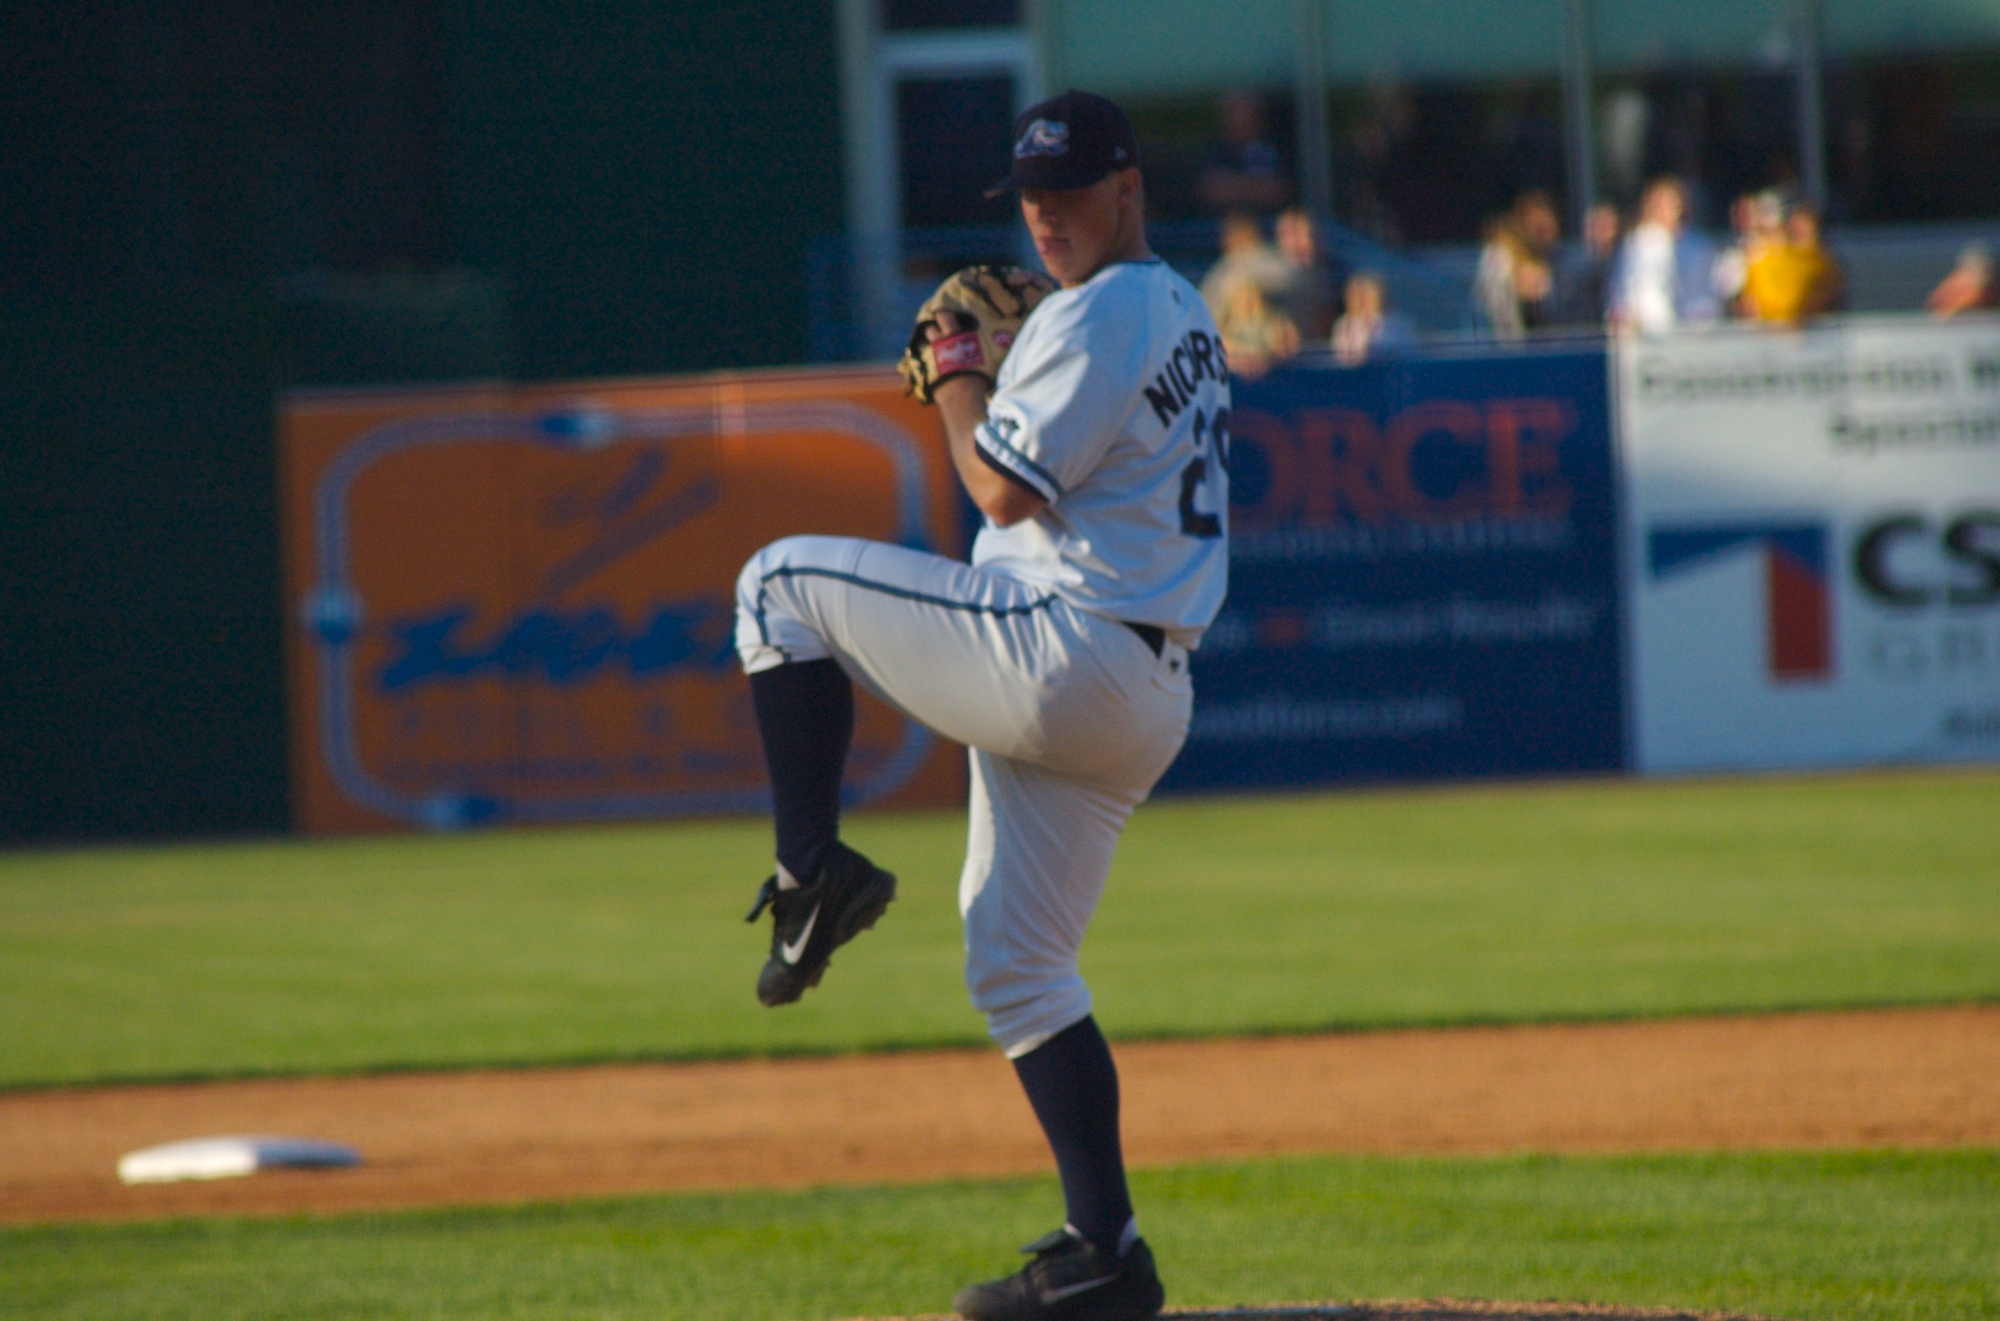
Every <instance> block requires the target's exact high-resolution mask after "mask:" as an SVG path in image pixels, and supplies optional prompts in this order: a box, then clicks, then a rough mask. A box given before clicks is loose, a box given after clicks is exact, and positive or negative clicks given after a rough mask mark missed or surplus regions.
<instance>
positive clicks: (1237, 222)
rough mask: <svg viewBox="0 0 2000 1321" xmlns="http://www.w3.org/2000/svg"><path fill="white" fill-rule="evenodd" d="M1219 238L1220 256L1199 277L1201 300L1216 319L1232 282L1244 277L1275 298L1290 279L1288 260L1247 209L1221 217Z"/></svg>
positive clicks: (1239, 281)
mask: <svg viewBox="0 0 2000 1321" xmlns="http://www.w3.org/2000/svg"><path fill="white" fill-rule="evenodd" d="M1220 237H1221V243H1222V256H1221V257H1220V258H1218V259H1217V261H1216V263H1215V265H1213V266H1211V267H1209V268H1208V274H1206V275H1204V276H1203V277H1202V279H1201V297H1202V301H1203V302H1205V303H1207V304H1208V310H1209V312H1210V313H1212V314H1213V315H1214V316H1215V318H1216V319H1217V320H1218V321H1219V320H1221V319H1222V308H1223V305H1224V304H1225V303H1227V302H1228V301H1229V293H1230V290H1231V289H1232V288H1233V287H1234V286H1235V285H1237V284H1239V283H1241V282H1243V281H1246V280H1247V281H1249V282H1250V283H1251V284H1254V285H1256V286H1257V289H1258V291H1259V292H1261V293H1262V294H1263V295H1264V297H1265V298H1266V299H1274V298H1276V297H1277V296H1278V294H1279V292H1280V291H1281V290H1283V289H1284V288H1285V286H1286V285H1287V284H1288V283H1289V282H1290V281H1291V278H1292V268H1291V265H1290V263H1288V262H1287V261H1286V260H1285V257H1284V254H1283V253H1281V252H1279V251H1278V250H1277V249H1276V248H1274V247H1272V246H1271V245H1270V244H1269V243H1267V242H1265V241H1264V231H1263V228H1262V227H1261V226H1259V225H1258V223H1257V218H1256V217H1255V216H1252V215H1251V214H1250V213H1249V212H1247V211H1232V212H1230V213H1229V214H1228V215H1226V216H1224V217H1223V218H1222V232H1221V236H1220Z"/></svg>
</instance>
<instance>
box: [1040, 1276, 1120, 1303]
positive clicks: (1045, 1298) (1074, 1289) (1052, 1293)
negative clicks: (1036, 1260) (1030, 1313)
mask: <svg viewBox="0 0 2000 1321" xmlns="http://www.w3.org/2000/svg"><path fill="white" fill-rule="evenodd" d="M1117 1278H1118V1277H1117V1276H1116V1275H1106V1276H1102V1277H1100V1278H1098V1279H1095V1280H1085V1281H1084V1282H1083V1283H1081V1284H1066V1285H1064V1286H1063V1287H1062V1288H1060V1289H1043V1290H1041V1291H1040V1296H1041V1300H1042V1306H1043V1307H1047V1306H1049V1305H1050V1304H1052V1303H1059V1302H1061V1301H1062V1300H1063V1299H1065V1298H1074V1297H1075V1296H1076V1295H1078V1294H1080V1293H1082V1292H1083V1291H1084V1290H1086V1289H1095V1288H1096V1287H1097V1286H1098V1285H1100V1284H1109V1283H1111V1282H1112V1281H1113V1280H1115V1279H1117Z"/></svg>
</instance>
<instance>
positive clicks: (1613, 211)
mask: <svg viewBox="0 0 2000 1321" xmlns="http://www.w3.org/2000/svg"><path fill="white" fill-rule="evenodd" d="M1623 228H1624V224H1623V222H1622V221H1621V220H1620V219H1619V218H1618V208H1617V207H1615V206H1612V205H1611V204H1610V203H1609V202H1599V203H1598V204H1597V205H1596V206H1593V207H1591V208H1590V210H1589V211H1587V212H1585V213H1584V217H1583V244H1582V247H1581V248H1580V250H1579V251H1578V252H1577V253H1576V255H1575V256H1574V257H1572V258H1571V259H1570V260H1568V261H1567V262H1565V263H1564V264H1563V266H1562V268H1561V269H1560V270H1559V271H1558V272H1557V277H1556V324H1557V325H1563V326H1601V325H1603V324H1604V306H1605V302H1606V299H1607V297H1608V296H1609V294H1610V291H1611V264H1612V262H1613V261H1614V260H1615V259H1616V258H1617V256H1618V239H1619V235H1620V232H1621V230H1622V229H1623Z"/></svg>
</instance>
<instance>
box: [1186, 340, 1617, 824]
mask: <svg viewBox="0 0 2000 1321" xmlns="http://www.w3.org/2000/svg"><path fill="white" fill-rule="evenodd" d="M1230 432H1231V442H1230V459H1229V466H1230V523H1231V526H1230V536H1231V559H1230V584H1229V599H1228V602H1227V603H1226V604H1225V605H1224V607H1223V611H1222V614H1221V616H1220V617H1219V618H1218V619H1217V620H1216V623H1215V626H1214V627H1213V628H1212V629H1210V630H1209V632H1208V635H1207V637H1206V638H1205V639H1204V640H1203V643H1202V646H1201V649H1200V650H1199V651H1198V652H1197V653H1196V655H1195V659H1194V675H1195V713H1194V726H1193V729H1192V731H1191V732H1190V734H1189V737H1188V743H1187V747H1186V749H1185V750H1184V751H1183V752H1182V753H1181V757H1180V760H1179V761H1178V762H1177V763H1176V764H1175V766H1174V768H1173V769H1172V770H1171V771H1169V772H1168V774H1167V777H1166V779H1165V780H1163V781H1162V782H1161V786H1160V787H1161V789H1162V790H1163V791H1168V792H1171V791H1175V790H1196V789H1219V788H1232V787H1272V786H1281V785H1295V784H1296V785H1305V784H1321V783H1328V782H1334V781H1342V780H1398V779H1415V778H1430V777H1438V778H1457V777H1468V776H1483V775H1510V774H1536V773H1569V772H1584V771H1608V770H1616V769H1619V768H1621V767H1622V766H1623V765H1624V761H1625V755H1624V747H1623V733H1622V731H1623V725H1624V696H1623V687H1622V679H1621V674H1620V645H1619V637H1620V626H1619V620H1618V597H1617V568H1616V547H1617V526H1616V514H1615V504H1614V499H1615V497H1614V478H1613V465H1612V452H1611V430H1610V408H1609V397H1608V384H1607V371H1606V362H1605V354H1604V351H1603V349H1602V347H1601V346H1597V345H1590V346H1578V347H1561V348H1549V349H1540V350H1530V351H1525V352H1513V353H1473V354H1465V355H1461V356H1446V357H1435V358H1424V359H1409V360H1390V361H1384V362H1380V363H1375V364H1369V365H1366V366H1362V367H1356V368H1334V367H1302V368H1294V369H1291V370H1286V371H1281V372H1276V373H1273V374H1272V375H1270V376H1267V377H1264V378H1263V379H1261V380H1256V381H1241V380H1239V381H1238V382H1237V383H1236V384H1235V387H1234V407H1233V409H1232V413H1231V418H1230Z"/></svg>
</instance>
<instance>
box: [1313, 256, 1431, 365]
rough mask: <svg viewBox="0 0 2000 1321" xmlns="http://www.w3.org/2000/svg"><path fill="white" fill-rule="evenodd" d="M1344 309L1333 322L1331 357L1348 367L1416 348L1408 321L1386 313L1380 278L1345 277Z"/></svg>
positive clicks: (1365, 273) (1362, 274)
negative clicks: (1345, 295)
mask: <svg viewBox="0 0 2000 1321" xmlns="http://www.w3.org/2000/svg"><path fill="white" fill-rule="evenodd" d="M1346 302H1347V310H1346V311H1344V312H1342V313H1341V314H1340V320H1338V321H1336V322H1334V323H1333V356H1334V357H1335V358H1337V359H1339V360H1340V362H1341V364H1342V365H1344V366H1348V367H1352V366H1355V365H1356V364H1358V363H1363V362H1366V361H1368V360H1369V359H1370V358H1379V357H1383V356H1385V355H1388V354H1395V353H1406V352H1408V351H1409V350H1411V349H1413V348H1415V347H1416V346H1417V329H1416V327H1415V326H1414V325H1412V324H1411V323H1410V319H1409V318H1408V317H1406V316H1404V315H1402V314H1401V313H1399V312H1391V311H1390V310H1389V295H1388V291H1387V289H1385V288H1384V287H1383V284H1382V277H1381V276H1379V275H1377V274H1375V272H1373V271H1356V272H1355V273H1354V274H1353V275H1350V276H1348V277H1347V299H1346Z"/></svg>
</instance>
